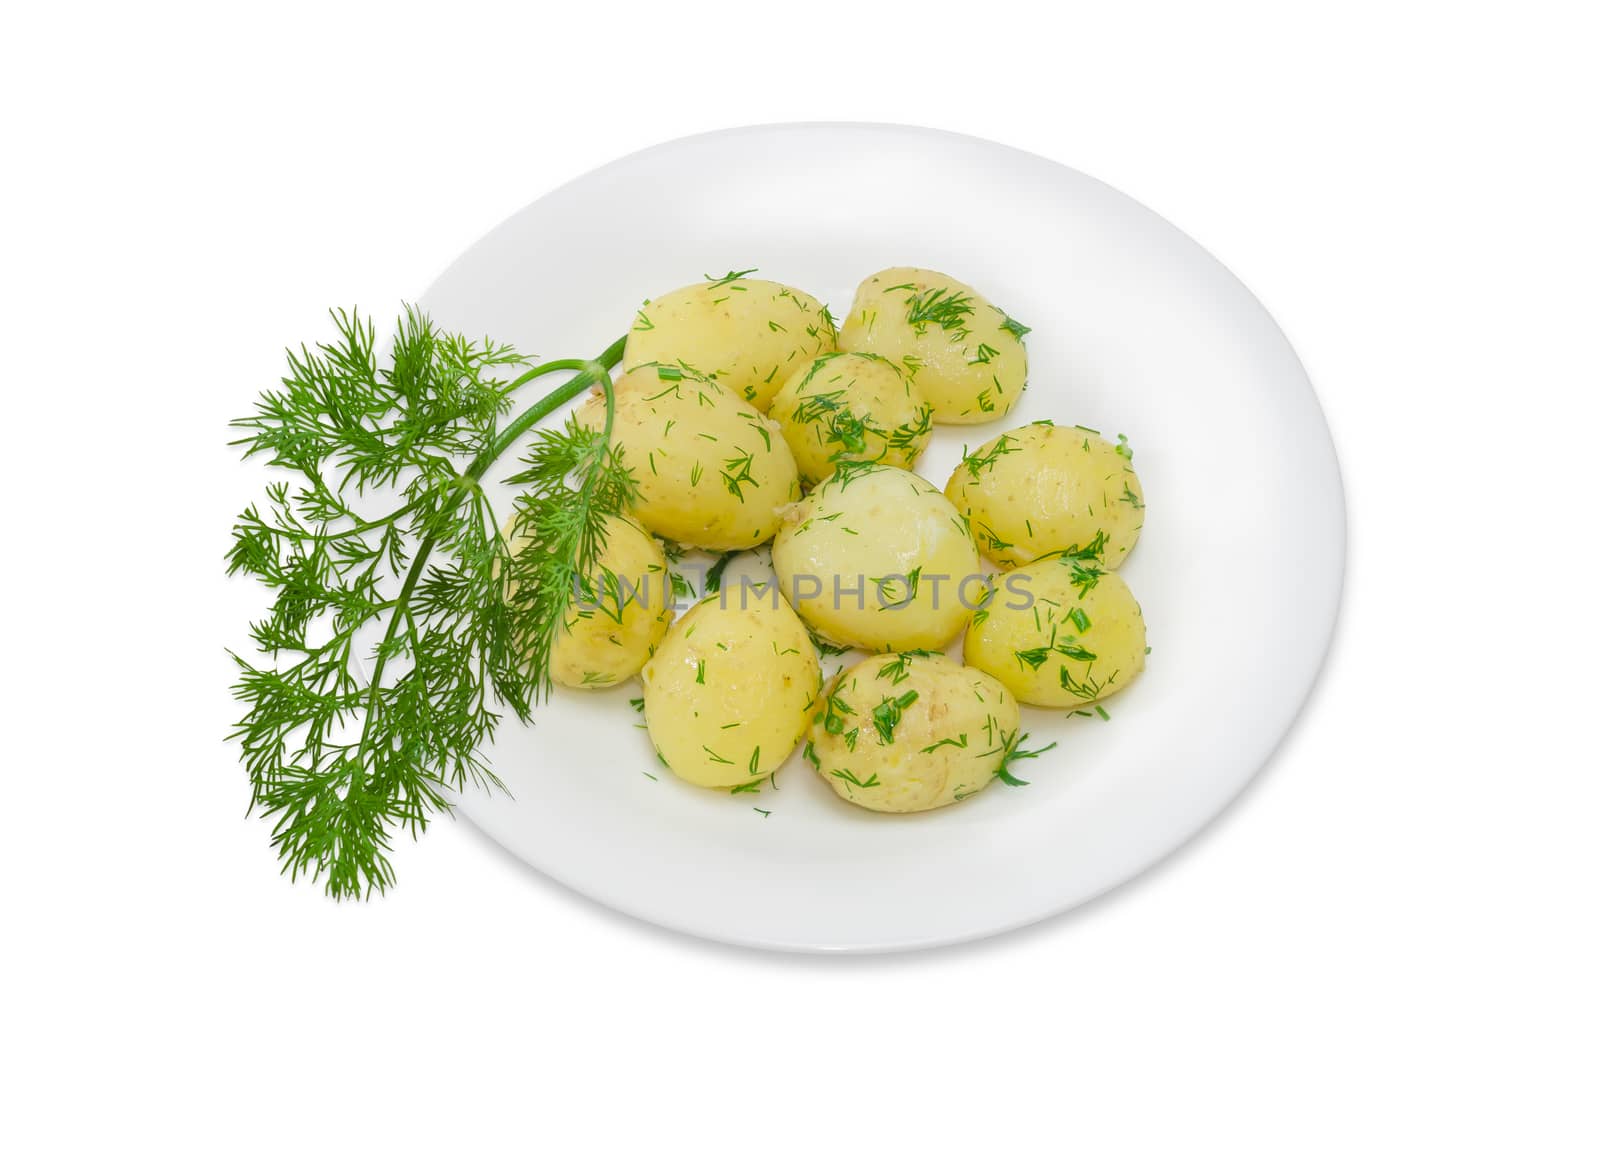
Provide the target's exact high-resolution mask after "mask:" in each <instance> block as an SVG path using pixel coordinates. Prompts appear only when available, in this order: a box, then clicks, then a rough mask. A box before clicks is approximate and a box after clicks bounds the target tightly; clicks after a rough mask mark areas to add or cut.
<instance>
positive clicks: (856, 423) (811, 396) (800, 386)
mask: <svg viewBox="0 0 1600 1174" xmlns="http://www.w3.org/2000/svg"><path fill="white" fill-rule="evenodd" d="M768 415H770V416H771V417H772V418H773V419H774V420H776V421H777V422H778V427H779V428H781V429H782V430H783V438H784V439H785V440H787V441H788V442H789V449H790V451H791V452H793V453H794V459H795V463H796V464H798V465H799V466H800V476H801V477H803V478H804V479H805V480H807V481H810V482H813V483H815V482H817V481H821V480H823V479H824V478H826V477H828V476H829V475H830V474H831V473H832V472H833V470H834V466H835V465H837V464H839V463H840V462H850V461H881V462H883V463H884V464H890V465H899V466H900V467H901V468H902V469H909V468H911V466H912V465H913V464H915V463H916V460H917V457H919V456H921V455H922V450H923V449H925V448H927V447H928V437H929V436H931V435H932V434H933V409H932V408H930V407H929V406H928V401H927V400H926V399H924V398H923V397H922V394H921V393H920V392H918V391H915V390H913V388H912V386H911V384H910V383H909V382H908V381H907V380H906V377H905V375H904V374H902V373H901V371H900V368H898V367H896V366H895V365H894V364H893V363H891V362H889V360H888V359H885V358H883V357H881V356H879V355H823V356H822V357H821V358H819V359H814V360H813V361H812V362H811V364H810V365H809V366H806V367H803V368H801V369H800V370H798V371H796V372H795V373H794V374H793V375H791V376H789V381H788V382H787V383H785V384H784V385H783V388H782V390H780V391H779V392H778V394H777V397H776V398H775V399H774V400H773V401H772V407H771V409H770V410H769V411H768Z"/></svg>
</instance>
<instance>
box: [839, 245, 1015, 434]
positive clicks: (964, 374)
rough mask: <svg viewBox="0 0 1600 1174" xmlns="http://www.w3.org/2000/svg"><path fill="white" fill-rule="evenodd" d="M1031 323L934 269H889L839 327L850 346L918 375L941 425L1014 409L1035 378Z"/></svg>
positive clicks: (860, 293) (860, 292)
mask: <svg viewBox="0 0 1600 1174" xmlns="http://www.w3.org/2000/svg"><path fill="white" fill-rule="evenodd" d="M1027 333H1028V327H1026V326H1024V325H1022V323H1020V322H1018V321H1016V320H1015V319H1014V318H1012V317H1011V316H1010V315H1009V314H1007V313H1006V312H1005V311H1004V310H1002V309H1000V308H999V307H998V306H995V305H994V304H993V303H991V302H989V301H988V300H986V299H985V298H984V297H983V296H982V295H981V294H979V293H978V292H977V291H976V290H974V289H973V288H972V287H971V286H970V285H966V284H964V283H963V282H960V281H957V280H956V279H955V278H954V277H951V276H949V275H948V274H945V273H939V272H937V271H936V270H933V269H904V268H902V269H885V270H884V271H883V272H882V273H874V274H873V275H872V276H871V277H869V278H867V279H866V280H865V281H863V282H862V283H861V285H860V286H859V287H858V288H857V289H856V297H855V301H854V303H852V304H851V306H850V314H849V316H848V317H847V318H846V319H845V320H844V325H843V326H842V327H841V328H840V330H839V345H840V347H841V348H842V349H844V350H847V351H866V352H868V353H869V354H875V355H883V356H884V357H885V358H887V359H889V360H890V361H891V362H894V363H898V364H899V365H900V366H902V367H903V368H905V370H906V371H907V372H908V373H909V374H910V376H911V382H912V385H913V386H914V387H915V388H916V389H917V390H918V391H920V392H921V393H922V394H923V395H924V396H926V397H927V400H928V403H930V404H931V405H933V418H934V421H935V422H936V423H939V424H979V423H984V422H986V421H989V420H998V419H999V418H1000V417H1001V416H1003V415H1005V414H1006V412H1007V411H1009V410H1010V408H1011V405H1012V404H1013V403H1015V402H1016V399H1017V396H1019V395H1020V394H1021V393H1022V385H1023V384H1024V383H1026V382H1027V378H1028V355H1027V352H1026V351H1025V350H1023V347H1022V336H1023V335H1024V334H1027Z"/></svg>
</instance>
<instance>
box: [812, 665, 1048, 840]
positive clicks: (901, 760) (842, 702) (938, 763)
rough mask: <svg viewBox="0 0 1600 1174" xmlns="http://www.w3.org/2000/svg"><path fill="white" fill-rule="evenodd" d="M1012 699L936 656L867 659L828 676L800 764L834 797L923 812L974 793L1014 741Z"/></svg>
mask: <svg viewBox="0 0 1600 1174" xmlns="http://www.w3.org/2000/svg"><path fill="white" fill-rule="evenodd" d="M1018 719H1019V715H1018V710H1017V700H1016V698H1015V697H1013V696H1011V694H1010V693H1009V692H1007V691H1006V687H1005V686H1004V685H1002V684H1001V683H1000V682H999V681H997V680H995V679H994V678H993V677H991V676H989V675H988V674H987V673H983V672H980V671H979V670H977V669H975V668H969V667H966V666H964V665H959V664H956V663H955V662H954V661H953V660H950V659H949V658H948V657H946V656H943V655H941V654H940V653H936V652H934V653H906V652H902V653H898V654H890V655H887V656H872V657H868V658H867V659H866V660H864V661H862V662H861V663H860V664H858V665H856V666H854V667H853V668H849V669H846V670H845V671H843V672H841V673H840V674H839V675H838V676H837V677H835V678H834V682H833V687H832V688H831V689H829V690H828V692H827V694H826V695H825V697H824V698H823V703H822V706H821V707H820V708H819V710H818V713H817V717H816V724H815V725H814V726H813V727H812V733H811V745H810V747H808V748H807V750H806V758H807V760H808V761H809V762H810V763H811V764H812V765H813V766H814V767H816V768H817V772H818V773H819V774H821V775H822V777H823V778H824V779H826V780H827V781H828V783H829V785H831V786H832V787H833V789H834V791H835V792H837V793H838V794H839V796H840V797H841V798H844V799H848V800H849V801H850V802H851V803H855V804H857V805H859V806H861V807H868V808H871V809H872V810H873V811H927V810H929V809H931V808H934V807H943V806H944V805H945V804H947V803H956V802H959V801H960V800H962V799H966V798H968V797H969V796H972V795H976V794H977V793H978V792H979V791H981V790H983V789H984V788H985V787H987V786H988V785H989V783H990V782H991V781H992V780H993V779H994V777H995V775H996V773H997V772H998V771H999V770H1000V769H1001V767H1003V766H1004V765H1005V763H1006V759H1007V755H1008V754H1010V752H1011V751H1012V750H1013V749H1014V748H1015V747H1016V745H1017V742H1018V734H1017V730H1018Z"/></svg>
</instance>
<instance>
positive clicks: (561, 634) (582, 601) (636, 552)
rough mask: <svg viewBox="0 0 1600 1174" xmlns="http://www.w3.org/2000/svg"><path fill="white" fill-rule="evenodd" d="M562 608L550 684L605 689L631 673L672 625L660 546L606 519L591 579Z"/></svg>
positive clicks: (627, 523)
mask: <svg viewBox="0 0 1600 1174" xmlns="http://www.w3.org/2000/svg"><path fill="white" fill-rule="evenodd" d="M576 594H577V598H575V599H574V600H573V601H572V603H570V604H569V605H568V606H567V611H566V615H565V616H564V617H563V619H562V624H561V627H560V628H558V629H557V630H556V635H555V640H554V642H553V644H552V646H551V649H550V677H551V679H552V680H554V681H555V682H556V683H557V684H561V685H567V686H570V687H571V688H574V689H605V688H609V687H610V686H612V685H615V684H618V683H619V682H621V681H625V680H627V679H628V678H629V677H631V676H633V675H634V674H635V673H637V672H638V671H639V670H640V669H641V668H643V667H644V663H645V661H647V660H649V659H650V654H651V653H652V652H654V651H655V649H656V645H657V644H659V643H660V641H661V638H662V637H663V636H664V635H666V632H667V625H668V624H670V623H671V622H672V584H671V581H670V579H669V577H668V569H667V556H666V554H665V553H664V552H663V551H662V549H661V544H660V543H659V542H657V541H656V540H655V539H654V538H652V537H651V536H650V535H649V534H647V533H645V532H644V530H643V529H642V528H641V527H640V526H639V524H638V523H637V522H635V521H634V520H633V519H631V518H627V517H620V518H611V519H610V520H609V521H608V522H607V523H606V538H605V542H604V544H603V545H602V546H601V549H600V558H599V564H598V567H597V568H596V570H595V573H594V574H593V575H591V576H590V577H589V579H588V581H587V582H586V583H585V584H584V588H583V590H582V591H581V592H578V593H576Z"/></svg>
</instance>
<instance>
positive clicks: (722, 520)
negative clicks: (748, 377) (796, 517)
mask: <svg viewBox="0 0 1600 1174" xmlns="http://www.w3.org/2000/svg"><path fill="white" fill-rule="evenodd" d="M616 396H617V407H616V419H615V421H614V423H613V425H612V432H611V436H612V441H613V443H614V444H616V445H619V446H620V447H621V449H622V457H623V463H624V464H625V465H626V466H627V468H628V471H629V472H630V473H632V475H633V477H634V479H635V480H636V481H638V483H639V500H638V501H637V502H636V503H635V504H634V507H633V508H634V513H635V514H636V515H637V516H638V518H639V521H641V522H642V523H644V525H645V526H646V527H648V528H649V529H650V530H651V531H652V532H653V533H655V534H659V535H661V536H662V537H663V538H670V539H672V540H673V541H674V542H681V543H683V544H684V545H686V546H697V547H701V548H702V549H705V550H748V549H749V548H750V547H752V546H759V545H760V544H761V543H763V542H765V541H767V539H769V538H771V537H772V536H773V535H774V534H775V533H777V530H778V523H779V511H780V510H781V509H782V508H783V507H784V506H786V505H788V504H789V503H790V502H792V501H796V500H798V499H799V497H800V474H799V471H798V470H797V469H796V467H795V463H794V456H793V455H792V454H791V453H790V452H789V446H788V444H787V443H786V442H785V441H784V439H783V435H782V433H780V432H779V431H778V426H777V425H776V424H774V423H773V422H772V421H771V420H769V419H767V418H766V417H765V416H763V415H762V414H761V413H760V412H758V411H756V410H755V409H754V408H752V407H751V406H750V405H749V404H747V403H744V402H743V401H742V400H740V399H739V398H738V397H736V396H734V395H732V394H731V393H730V392H728V391H727V390H726V389H724V388H722V387H720V386H718V385H717V384H716V383H715V382H713V381H712V380H710V379H707V378H705V377H704V376H700V375H697V374H695V373H693V372H689V371H686V370H682V369H680V368H672V367H656V366H648V367H642V368H640V369H639V370H637V371H630V372H629V373H628V374H626V375H624V376H623V377H622V378H621V379H619V380H617V383H616ZM577 417H578V421H579V423H581V424H584V425H586V426H588V427H591V428H596V429H598V428H600V427H601V426H602V424H603V423H604V419H605V404H604V402H603V401H602V400H601V399H599V398H598V397H595V398H591V399H590V400H588V401H587V402H585V403H584V405H583V406H582V407H581V408H579V409H578V413H577Z"/></svg>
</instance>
